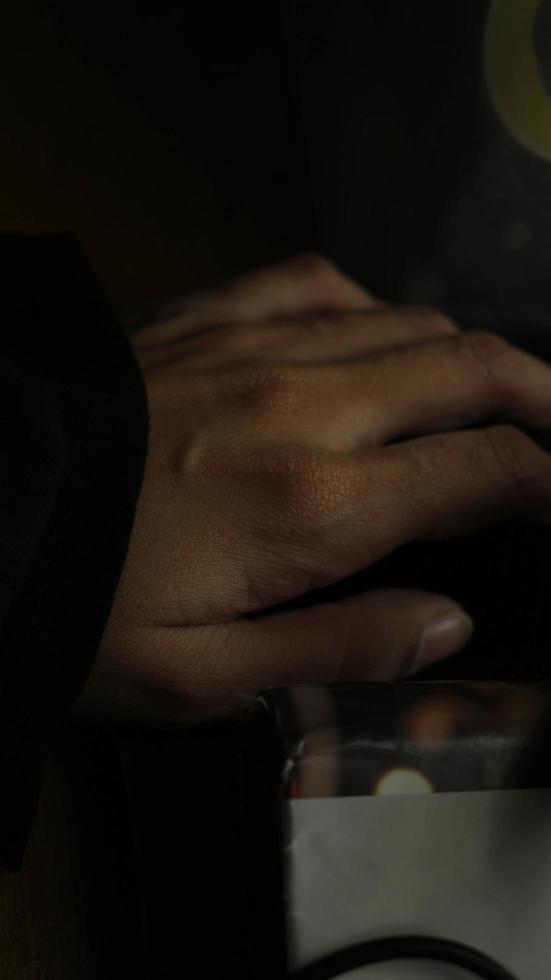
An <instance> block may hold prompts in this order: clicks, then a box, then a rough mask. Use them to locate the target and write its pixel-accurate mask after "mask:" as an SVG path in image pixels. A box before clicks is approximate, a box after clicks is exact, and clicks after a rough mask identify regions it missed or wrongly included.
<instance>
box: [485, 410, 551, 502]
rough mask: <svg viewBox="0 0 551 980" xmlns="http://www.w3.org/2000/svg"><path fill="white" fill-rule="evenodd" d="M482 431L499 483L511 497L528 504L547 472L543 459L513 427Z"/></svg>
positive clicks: (522, 434)
mask: <svg viewBox="0 0 551 980" xmlns="http://www.w3.org/2000/svg"><path fill="white" fill-rule="evenodd" d="M483 431H484V435H485V438H486V442H487V444H488V447H489V449H490V453H491V457H492V459H493V464H494V466H495V469H496V472H497V475H498V478H499V480H500V482H502V484H503V486H504V487H505V488H506V489H509V490H510V491H511V492H512V493H513V496H514V497H516V498H522V499H525V498H527V499H528V500H531V499H532V498H533V496H534V490H535V488H536V487H537V486H538V485H539V483H540V480H541V477H542V475H543V474H544V473H546V472H547V471H548V468H549V464H548V462H547V458H546V456H545V455H544V454H542V453H541V452H540V451H539V450H538V447H537V446H536V445H535V443H534V442H533V441H532V439H530V437H529V436H528V435H526V433H525V432H523V431H522V430H521V429H517V428H516V426H514V425H496V426H492V427H491V428H488V429H484V430H483Z"/></svg>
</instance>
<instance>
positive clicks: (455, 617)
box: [410, 612, 474, 674]
mask: <svg viewBox="0 0 551 980" xmlns="http://www.w3.org/2000/svg"><path fill="white" fill-rule="evenodd" d="M473 630H474V622H473V620H472V619H471V617H470V616H468V615H467V613H466V612H453V613H448V615H447V616H443V617H442V618H441V619H437V620H435V622H433V623H429V625H428V626H426V627H425V629H424V630H423V633H422V635H421V640H420V642H419V646H418V648H417V657H416V661H415V665H414V667H413V669H412V670H411V671H410V673H411V674H415V673H417V671H419V670H422V669H423V668H424V667H428V666H429V664H432V663H435V661H437V660H443V659H444V658H445V657H449V656H451V654H452V653H456V652H457V651H458V650H460V649H461V647H463V646H465V643H467V641H468V640H470V638H471V636H472V635H473Z"/></svg>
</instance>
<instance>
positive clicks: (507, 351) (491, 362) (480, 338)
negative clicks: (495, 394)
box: [458, 330, 514, 385]
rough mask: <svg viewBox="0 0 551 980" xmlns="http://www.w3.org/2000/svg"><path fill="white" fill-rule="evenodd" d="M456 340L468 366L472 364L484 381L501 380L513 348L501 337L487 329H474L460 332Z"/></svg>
mask: <svg viewBox="0 0 551 980" xmlns="http://www.w3.org/2000/svg"><path fill="white" fill-rule="evenodd" d="M458 342H459V344H460V346H461V349H462V351H463V352H464V354H465V355H466V356H467V358H468V359H469V362H470V366H471V367H473V366H474V368H475V370H476V371H477V372H479V373H480V374H482V376H483V378H484V379H485V380H486V381H489V382H490V383H491V384H494V385H496V384H499V383H500V381H502V380H503V369H504V368H505V367H508V365H509V364H510V361H511V358H512V357H513V356H514V350H513V348H512V347H511V346H510V344H508V343H507V341H506V340H505V339H504V338H503V337H500V336H499V335H498V334H495V333H490V332H489V331H488V332H487V331H482V330H474V331H470V332H468V333H464V334H462V335H461V336H460V337H459V338H458Z"/></svg>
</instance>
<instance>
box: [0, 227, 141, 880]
mask: <svg viewBox="0 0 551 980" xmlns="http://www.w3.org/2000/svg"><path fill="white" fill-rule="evenodd" d="M0 276H1V282H2V289H1V293H0V408H1V410H0V427H1V433H2V438H1V441H0V453H1V468H0V632H1V641H0V779H1V781H2V788H3V793H2V807H1V808H0V866H2V867H18V866H19V865H20V863H21V860H22V856H23V850H24V845H25V841H26V838H27V835H28V830H29V827H30V823H31V821H32V817H33V814H34V809H35V806H36V801H37V797H38V791H39V785H40V770H41V762H42V754H43V752H44V750H45V739H46V738H47V734H48V730H49V727H50V726H51V725H52V724H55V723H56V722H58V721H59V720H60V719H62V718H63V716H64V714H65V713H66V712H67V711H68V709H69V707H70V705H71V704H72V702H73V701H74V700H75V699H76V697H77V696H78V694H79V692H80V691H81V689H82V687H83V685H84V683H85V680H86V677H87V675H88V673H89V671H90V669H91V666H92V664H93V660H94V656H95V653H96V651H97V648H98V645H99V643H100V640H101V636H102V633H103V630H104V628H105V625H106V622H107V619H108V616H109V612H110V609H111V605H112V602H113V597H114V594H115V591H116V587H117V583H118V580H119V577H120V574H121V572H122V567H123V564H124V560H125V557H126V552H127V548H128V542H129V537H130V531H131V528H132V522H133V518H134V513H135V506H136V502H137V498H138V494H139V490H140V486H141V480H142V477H143V469H144V465H145V456H146V448H147V421H148V419H147V401H146V395H145V389H144V384H143V379H142V375H141V372H140V369H139V367H138V364H137V362H136V361H135V359H134V356H133V353H132V350H131V347H130V344H129V343H128V341H127V339H126V337H125V335H124V332H123V330H122V328H121V327H120V325H119V324H118V322H117V320H116V317H115V315H114V313H113V311H112V309H111V307H110V305H109V303H108V301H107V299H106V297H105V295H104V294H103V292H102V290H101V289H100V287H99V286H98V284H97V282H96V281H95V279H94V276H93V274H92V272H91V270H90V268H89V266H88V264H87V262H86V259H85V257H84V255H83V253H82V251H81V249H80V247H79V245H78V243H77V242H76V241H75V240H74V239H73V238H72V237H71V236H69V235H55V236H43V237H38V236H37V237H34V236H33V237H29V236H0Z"/></svg>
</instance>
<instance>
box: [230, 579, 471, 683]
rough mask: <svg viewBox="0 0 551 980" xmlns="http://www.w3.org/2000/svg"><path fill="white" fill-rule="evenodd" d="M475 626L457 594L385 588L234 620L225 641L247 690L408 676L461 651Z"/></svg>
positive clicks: (240, 680) (382, 679) (237, 680)
mask: <svg viewBox="0 0 551 980" xmlns="http://www.w3.org/2000/svg"><path fill="white" fill-rule="evenodd" d="M473 628H474V624H473V621H472V619H470V617H469V616H468V615H467V613H466V612H465V611H464V610H463V609H462V608H461V606H459V605H457V604H456V603H454V602H453V601H452V600H451V599H447V598H445V597H444V596H439V595H435V594H434V593H429V592H416V591H410V590H404V589H384V590H378V591H373V592H368V593H364V594H362V595H357V596H353V597H351V598H346V599H343V600H340V601H339V602H334V603H324V604H323V605H318V606H311V607H308V608H305V609H300V610H298V611H292V612H284V613H277V614H274V615H268V616H265V617H261V618H259V619H255V620H241V621H239V623H234V624H232V626H231V627H230V629H229V630H228V633H227V634H226V642H227V643H229V642H231V646H232V648H233V649H234V650H235V656H233V655H232V656H230V658H229V659H230V662H232V664H233V665H234V668H235V670H236V673H239V675H240V676H239V678H237V677H235V678H232V680H235V681H236V682H238V683H240V690H241V691H243V692H245V691H252V689H253V687H254V689H255V691H258V690H262V689H263V688H268V687H285V686H287V685H293V684H336V683H341V682H350V681H384V680H393V679H395V678H398V677H406V676H409V675H410V674H413V673H416V672H417V671H419V670H422V669H423V668H424V667H427V666H428V665H429V664H430V663H434V662H435V661H437V660H441V659H444V658H445V657H448V656H450V655H451V654H452V653H455V652H457V651H458V650H459V649H460V648H461V647H462V646H463V645H464V644H465V643H466V642H467V641H468V640H469V638H470V637H471V635H472V632H473ZM232 634H233V635H232ZM230 638H231V641H230ZM232 672H233V671H232Z"/></svg>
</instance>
